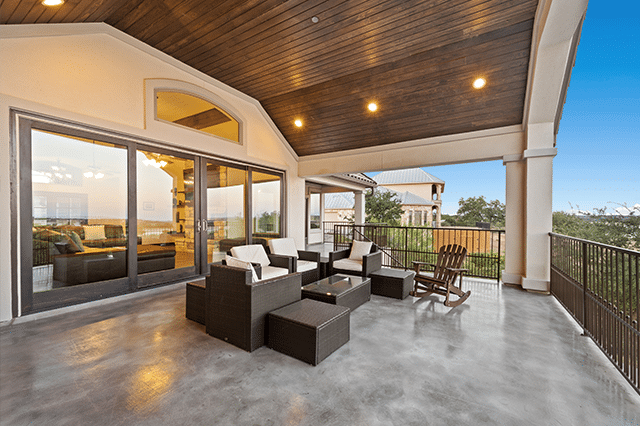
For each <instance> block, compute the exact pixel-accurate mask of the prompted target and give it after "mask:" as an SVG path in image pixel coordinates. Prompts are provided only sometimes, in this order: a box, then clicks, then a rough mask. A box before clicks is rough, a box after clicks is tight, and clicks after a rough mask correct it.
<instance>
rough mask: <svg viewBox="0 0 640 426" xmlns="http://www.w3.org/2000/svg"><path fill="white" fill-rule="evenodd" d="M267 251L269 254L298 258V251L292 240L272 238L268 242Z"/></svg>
mask: <svg viewBox="0 0 640 426" xmlns="http://www.w3.org/2000/svg"><path fill="white" fill-rule="evenodd" d="M268 244H269V250H271V254H281V255H283V256H293V257H295V258H296V259H297V258H298V249H297V248H296V242H295V241H294V240H293V238H273V239H271V240H269V242H268Z"/></svg>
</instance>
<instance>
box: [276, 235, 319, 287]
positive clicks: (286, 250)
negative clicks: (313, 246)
mask: <svg viewBox="0 0 640 426" xmlns="http://www.w3.org/2000/svg"><path fill="white" fill-rule="evenodd" d="M269 251H270V252H271V253H272V254H277V255H282V256H290V257H291V258H292V259H293V272H301V273H302V285H307V284H311V283H313V282H316V281H318V280H319V279H320V253H318V252H315V251H304V250H298V249H297V248H296V243H295V241H294V240H293V238H273V239H271V240H269Z"/></svg>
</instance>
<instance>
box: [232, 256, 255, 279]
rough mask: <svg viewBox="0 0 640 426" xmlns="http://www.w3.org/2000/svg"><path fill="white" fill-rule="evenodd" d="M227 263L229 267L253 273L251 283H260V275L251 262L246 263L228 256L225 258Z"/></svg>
mask: <svg viewBox="0 0 640 426" xmlns="http://www.w3.org/2000/svg"><path fill="white" fill-rule="evenodd" d="M225 261H226V262H227V266H233V267H234V268H241V269H246V270H248V271H251V282H252V283H255V282H258V281H259V280H258V274H256V270H255V269H253V265H252V264H251V262H245V261H244V260H240V259H238V258H235V257H232V256H229V255H228V254H227V255H226V256H225Z"/></svg>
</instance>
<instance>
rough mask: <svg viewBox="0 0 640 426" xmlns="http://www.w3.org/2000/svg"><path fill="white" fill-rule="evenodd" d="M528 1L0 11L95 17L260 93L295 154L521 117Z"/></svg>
mask: <svg viewBox="0 0 640 426" xmlns="http://www.w3.org/2000/svg"><path fill="white" fill-rule="evenodd" d="M537 3H538V0H519V1H514V0H420V1H417V0H350V1H344V0H226V1H225V0H221V1H215V2H213V1H201V0H163V1H159V0H101V1H98V0H67V2H66V3H64V4H63V5H62V6H59V7H55V8H47V7H44V6H43V5H42V4H41V2H40V0H3V1H2V3H1V5H0V23H2V24H27V23H29V24H30V23H57V22H106V23H107V24H110V25H112V26H113V27H115V28H117V29H119V30H121V31H123V32H125V33H127V34H129V35H131V36H133V37H135V38H137V39H139V40H141V41H143V42H145V43H147V44H149V45H151V46H153V47H155V48H157V49H159V50H161V51H163V52H165V53H167V54H169V55H171V56H173V57H175V58H176V59H178V60H180V61H182V62H184V63H186V64H188V65H190V66H192V67H194V68H196V69H198V70H200V71H202V72H204V73H206V74H208V75H210V76H211V77H213V78H216V79H218V80H220V81H222V82H224V83H226V84H228V85H230V86H232V87H234V88H236V89H238V90H240V91H242V92H244V93H246V94H248V95H250V96H253V97H254V98H256V99H258V100H259V101H260V102H261V103H262V105H263V106H264V108H265V109H266V111H267V113H268V114H269V115H270V116H271V117H272V119H273V121H274V122H275V123H276V125H277V126H278V128H279V129H280V130H281V132H282V133H283V135H284V136H285V137H286V139H287V140H288V141H289V143H290V144H291V146H292V147H293V149H294V150H295V151H296V152H297V153H298V155H300V156H305V155H311V154H322V153H327V152H334V151H341V150H347V149H354V148H363V147H371V146H379V145H384V144H391V143H395V142H402V141H407V140H414V139H419V138H426V137H431V136H439V135H448V134H455V133H460V132H468V131H473V130H481V129H488V128H494V127H501V126H507V125H513V124H519V123H521V122H522V117H523V109H524V98H525V91H526V83H527V70H528V63H529V51H530V47H531V37H532V28H533V19H534V15H535V11H536V7H537ZM314 17H317V18H318V22H317V23H315V22H313V21H315V19H313V20H312V18H314ZM479 76H481V77H484V78H485V79H486V80H487V85H486V87H485V88H483V89H481V90H476V89H473V88H472V82H473V80H474V79H475V78H476V77H479ZM369 102H376V103H377V104H378V110H377V111H375V112H374V113H372V112H370V111H369V110H368V109H367V105H368V104H369ZM296 119H299V120H301V121H302V123H303V125H302V127H300V128H298V127H296V126H295V125H294V121H295V120H296Z"/></svg>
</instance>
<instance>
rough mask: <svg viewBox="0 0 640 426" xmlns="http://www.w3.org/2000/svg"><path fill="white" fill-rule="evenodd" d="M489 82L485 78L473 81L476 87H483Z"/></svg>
mask: <svg viewBox="0 0 640 426" xmlns="http://www.w3.org/2000/svg"><path fill="white" fill-rule="evenodd" d="M486 84H487V80H485V79H484V78H476V79H475V81H474V82H473V87H474V89H482V88H483V87H484V86H485V85H486Z"/></svg>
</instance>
